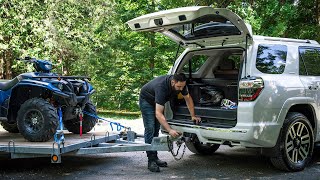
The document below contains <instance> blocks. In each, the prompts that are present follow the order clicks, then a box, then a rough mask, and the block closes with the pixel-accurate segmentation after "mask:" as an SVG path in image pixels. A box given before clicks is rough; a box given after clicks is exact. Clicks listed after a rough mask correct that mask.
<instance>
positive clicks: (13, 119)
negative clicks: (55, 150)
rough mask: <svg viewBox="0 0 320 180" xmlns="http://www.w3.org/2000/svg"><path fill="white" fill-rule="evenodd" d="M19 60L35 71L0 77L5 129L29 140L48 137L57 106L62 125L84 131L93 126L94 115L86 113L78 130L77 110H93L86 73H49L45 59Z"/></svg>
mask: <svg viewBox="0 0 320 180" xmlns="http://www.w3.org/2000/svg"><path fill="white" fill-rule="evenodd" d="M18 60H20V61H23V62H26V63H32V64H33V67H34V68H35V70H36V72H30V73H23V74H20V75H18V76H17V77H15V78H14V79H12V80H3V81H0V123H1V125H2V126H3V128H4V129H5V130H7V131H8V132H10V133H18V132H20V133H21V134H22V136H23V137H24V138H25V139H27V140H29V141H36V142H40V141H48V140H50V139H51V138H53V136H54V134H55V132H56V130H57V128H58V126H59V116H58V113H57V109H58V108H61V110H62V114H63V116H62V117H63V118H62V122H63V125H64V127H65V128H66V129H68V130H69V131H70V132H72V133H75V134H79V133H87V132H89V131H90V130H91V129H92V128H93V127H94V126H95V124H96V122H97V120H96V118H94V117H92V116H88V115H86V114H85V115H84V116H83V122H81V123H82V132H80V128H79V126H80V121H79V112H82V110H83V111H86V112H89V113H90V114H96V107H95V106H94V105H93V103H92V102H91V101H90V96H91V95H92V94H93V93H94V91H95V90H94V89H93V87H92V85H91V84H90V83H88V79H89V78H88V77H84V76H61V75H59V74H56V73H52V72H51V70H52V63H51V62H50V61H47V60H38V59H35V58H29V57H26V58H24V59H18Z"/></svg>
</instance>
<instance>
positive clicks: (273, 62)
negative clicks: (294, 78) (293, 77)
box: [256, 44, 287, 74]
mask: <svg viewBox="0 0 320 180" xmlns="http://www.w3.org/2000/svg"><path fill="white" fill-rule="evenodd" d="M286 59H287V46H285V45H277V44H275V45H272V44H260V45H259V46H258V52H257V59H256V67H257V69H258V70H259V71H261V72H263V73H266V74H282V73H283V71H284V68H285V66H286Z"/></svg>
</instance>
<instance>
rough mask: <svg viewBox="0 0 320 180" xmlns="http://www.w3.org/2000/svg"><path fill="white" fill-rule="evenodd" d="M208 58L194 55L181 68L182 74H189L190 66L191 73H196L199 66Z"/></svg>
mask: <svg viewBox="0 0 320 180" xmlns="http://www.w3.org/2000/svg"><path fill="white" fill-rule="evenodd" d="M207 59H208V56H206V55H194V56H192V59H190V60H189V62H187V63H186V64H185V65H184V66H183V72H185V73H187V72H189V65H190V64H191V72H192V73H195V72H197V71H198V70H199V69H200V68H201V66H202V65H203V64H204V63H205V62H206V61H207Z"/></svg>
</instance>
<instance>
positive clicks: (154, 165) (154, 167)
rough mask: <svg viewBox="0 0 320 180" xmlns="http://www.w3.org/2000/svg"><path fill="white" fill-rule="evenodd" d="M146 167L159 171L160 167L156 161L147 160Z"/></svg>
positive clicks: (152, 170)
mask: <svg viewBox="0 0 320 180" xmlns="http://www.w3.org/2000/svg"><path fill="white" fill-rule="evenodd" d="M148 169H149V170H150V171H151V172H160V168H159V166H158V165H157V163H156V161H148Z"/></svg>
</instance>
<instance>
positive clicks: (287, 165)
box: [270, 112, 314, 171]
mask: <svg viewBox="0 0 320 180" xmlns="http://www.w3.org/2000/svg"><path fill="white" fill-rule="evenodd" d="M313 147H314V134H313V130H312V126H311V124H310V122H309V121H308V119H307V117H305V116H304V115H303V114H301V113H297V112H290V113H288V114H287V117H286V119H285V122H284V124H283V127H282V129H281V131H280V134H279V137H278V141H277V144H276V146H275V147H274V150H275V151H274V152H275V154H276V157H271V158H270V160H271V163H272V164H273V165H274V166H275V167H276V168H278V169H280V170H284V171H301V170H303V169H304V168H305V167H306V166H307V165H308V163H309V162H310V160H311V158H312V153H313Z"/></svg>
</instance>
